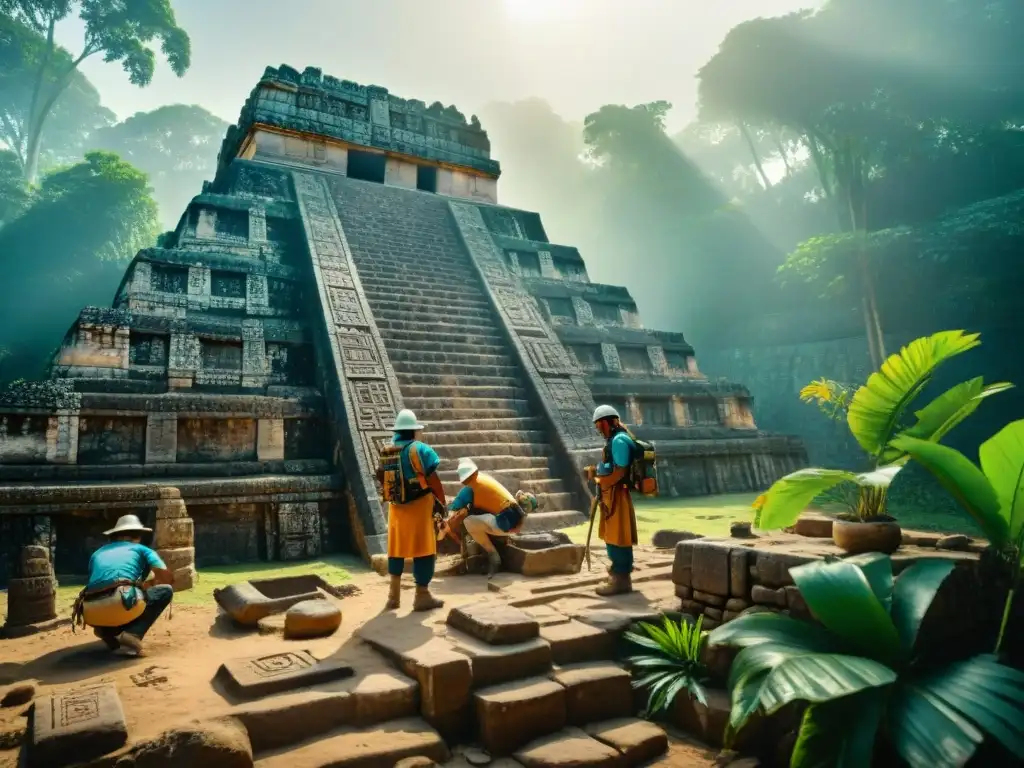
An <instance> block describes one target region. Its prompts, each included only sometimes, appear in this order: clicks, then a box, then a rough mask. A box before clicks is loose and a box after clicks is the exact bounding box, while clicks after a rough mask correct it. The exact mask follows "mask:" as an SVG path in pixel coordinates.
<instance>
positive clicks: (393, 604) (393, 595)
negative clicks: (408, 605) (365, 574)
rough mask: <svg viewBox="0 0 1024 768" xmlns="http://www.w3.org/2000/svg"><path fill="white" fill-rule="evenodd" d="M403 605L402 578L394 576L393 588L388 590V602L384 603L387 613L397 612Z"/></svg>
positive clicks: (392, 579) (392, 580)
mask: <svg viewBox="0 0 1024 768" xmlns="http://www.w3.org/2000/svg"><path fill="white" fill-rule="evenodd" d="M401 603H402V577H401V576H392V577H391V586H390V587H389V588H388V601H387V602H386V603H384V610H385V611H397V610H398V606H399V605H401Z"/></svg>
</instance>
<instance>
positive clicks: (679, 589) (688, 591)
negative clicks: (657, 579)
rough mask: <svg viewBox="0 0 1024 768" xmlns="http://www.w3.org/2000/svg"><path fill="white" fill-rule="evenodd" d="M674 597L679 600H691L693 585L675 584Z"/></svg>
mask: <svg viewBox="0 0 1024 768" xmlns="http://www.w3.org/2000/svg"><path fill="white" fill-rule="evenodd" d="M675 588H676V597H678V598H679V599H680V600H692V599H693V587H685V586H683V585H682V584H676V585H675Z"/></svg>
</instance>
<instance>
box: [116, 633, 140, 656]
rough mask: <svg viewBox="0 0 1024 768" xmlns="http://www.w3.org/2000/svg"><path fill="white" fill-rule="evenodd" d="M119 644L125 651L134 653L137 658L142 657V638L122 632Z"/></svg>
mask: <svg viewBox="0 0 1024 768" xmlns="http://www.w3.org/2000/svg"><path fill="white" fill-rule="evenodd" d="M117 643H118V644H119V645H120V646H121V647H122V648H124V649H126V650H129V651H133V652H134V653H135V655H136V656H141V655H142V638H141V637H136V636H135V635H133V634H132V633H131V632H122V633H121V634H120V635H118V636H117Z"/></svg>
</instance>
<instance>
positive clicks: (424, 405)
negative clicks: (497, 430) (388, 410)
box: [402, 392, 530, 415]
mask: <svg viewBox="0 0 1024 768" xmlns="http://www.w3.org/2000/svg"><path fill="white" fill-rule="evenodd" d="M402 395H403V398H402V399H403V400H404V401H405V407H406V408H412V409H413V410H414V411H415V412H416V413H417V415H418V414H419V412H420V411H423V412H424V413H426V412H427V411H439V410H444V411H486V410H495V409H496V410H503V411H525V413H524V415H528V414H529V412H530V401H529V400H523V399H516V398H510V397H509V398H506V397H473V396H468V397H463V396H460V395H442V396H437V397H405V393H404V392H403V393H402Z"/></svg>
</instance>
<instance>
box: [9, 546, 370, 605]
mask: <svg viewBox="0 0 1024 768" xmlns="http://www.w3.org/2000/svg"><path fill="white" fill-rule="evenodd" d="M366 570H367V567H366V565H365V564H364V563H363V562H362V560H360V559H359V558H358V557H355V556H354V555H338V556H330V557H324V558H321V559H319V560H304V561H302V562H297V563H241V564H239V565H218V566H212V567H210V568H202V569H200V570H199V573H198V578H197V580H196V584H195V586H194V587H193V588H192V589H190V590H187V591H185V592H179V593H177V594H175V595H174V604H175V605H213V603H214V601H213V591H214V590H215V589H223V588H224V587H227V586H229V585H231V584H237V583H238V582H240V581H249V580H250V579H279V578H282V577H285V576H319V577H320V578H322V579H323V580H324V581H326V582H327V583H328V584H331V585H334V586H336V585H339V584H344V583H345V582H347V581H350V580H351V579H352V575H353V574H354V573H362V572H365V571H366ZM58 580H59V582H60V585H59V586H58V587H57V613H58V614H59V615H66V614H68V613H70V612H71V607H72V606H73V605H74V603H75V598H77V597H78V593H79V592H81V591H82V587H83V586H84V584H85V582H84V580H81V579H75V578H70V577H67V576H63V577H59V579H58ZM6 614H7V591H6V590H4V591H0V615H4V616H6Z"/></svg>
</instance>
